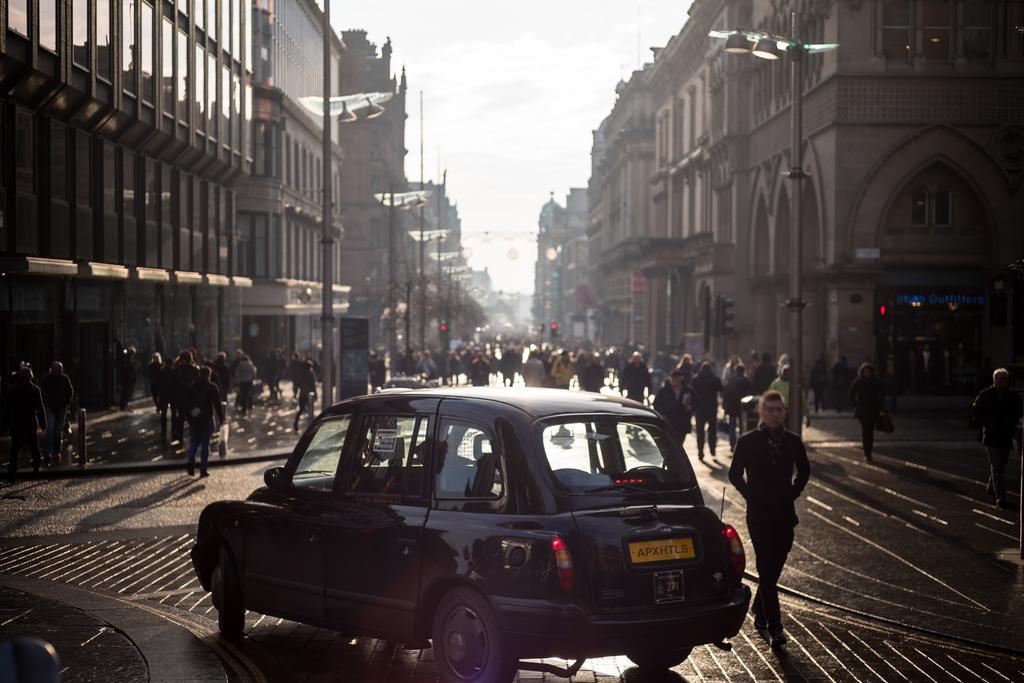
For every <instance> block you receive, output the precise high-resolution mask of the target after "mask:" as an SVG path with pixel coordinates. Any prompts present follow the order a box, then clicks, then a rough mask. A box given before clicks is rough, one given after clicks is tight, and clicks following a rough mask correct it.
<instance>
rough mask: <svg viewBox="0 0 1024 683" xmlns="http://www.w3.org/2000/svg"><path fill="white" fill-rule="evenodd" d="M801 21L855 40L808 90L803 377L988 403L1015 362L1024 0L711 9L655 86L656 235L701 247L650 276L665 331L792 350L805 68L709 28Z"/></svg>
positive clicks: (686, 31) (827, 37) (694, 13)
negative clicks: (988, 383)
mask: <svg viewBox="0 0 1024 683" xmlns="http://www.w3.org/2000/svg"><path fill="white" fill-rule="evenodd" d="M794 9H799V10H801V12H802V19H803V26H804V31H805V32H804V35H803V38H804V39H805V40H806V41H807V42H836V43H839V48H838V50H836V51H834V52H830V53H824V54H821V55H810V56H809V57H808V58H807V60H806V65H805V77H804V79H803V84H802V86H803V102H804V126H803V143H804V150H803V158H802V159H801V160H800V166H801V167H802V168H803V169H804V170H805V171H806V172H807V173H808V174H809V177H808V179H806V180H805V181H804V182H803V185H804V189H803V196H802V197H801V199H800V201H801V202H802V209H803V217H804V218H803V233H802V234H803V243H804V247H803V259H802V264H803V272H804V275H805V277H804V293H803V294H804V299H805V300H806V301H807V302H808V307H807V308H806V309H805V314H804V342H803V345H804V356H805V360H804V367H805V368H807V369H809V368H810V365H811V364H812V363H813V361H814V359H815V358H817V357H819V356H821V355H824V356H825V358H826V359H827V360H828V362H829V363H830V364H831V362H833V361H835V360H836V359H838V358H840V357H846V358H847V359H848V361H849V363H850V364H851V365H856V364H857V363H859V362H862V361H869V360H870V361H874V362H876V363H877V364H878V365H879V367H880V369H881V370H882V371H883V372H884V373H885V374H886V375H887V376H889V377H891V378H893V379H894V380H895V385H896V386H898V387H900V388H901V389H902V390H905V391H911V392H916V393H948V392H967V391H970V390H972V389H973V388H974V386H975V384H976V383H978V382H980V381H982V379H981V378H980V375H981V374H983V373H982V372H981V368H984V367H986V366H987V364H988V363H992V364H995V365H998V364H1000V363H1006V362H1009V361H1010V360H1011V359H1010V354H1009V348H1010V341H1009V330H1008V327H1007V296H1006V288H1007V287H1008V270H1007V264H1008V263H1009V262H1010V261H1012V260H1014V259H1016V258H1020V257H1021V256H1022V255H1024V223H1022V218H1021V217H1022V216H1024V191H1021V184H1022V182H1021V181H1022V178H1024V156H1022V153H1021V150H1022V149H1024V127H1022V125H1021V122H1022V121H1024V35H1022V34H1021V33H1020V32H1018V31H1017V30H1016V29H1015V27H1016V26H1019V25H1024V2H1020V1H1018V0H995V1H991V2H988V1H981V0H878V1H877V2H837V1H834V0H773V1H772V2H752V1H751V0H696V1H695V2H694V3H693V5H692V7H691V9H690V16H689V18H688V21H687V22H686V24H685V26H684V27H683V29H682V30H681V31H680V32H679V33H678V34H677V35H676V36H674V37H673V38H672V39H671V40H670V41H669V43H668V45H666V46H665V48H664V49H661V50H659V51H657V54H656V58H655V60H654V63H653V65H652V66H651V67H650V68H649V69H648V75H647V76H646V78H645V83H646V85H647V87H648V88H649V89H650V91H651V93H652V94H651V97H652V99H653V108H654V112H655V116H656V126H655V131H654V133H653V140H654V144H655V147H656V150H657V151H656V162H655V171H654V173H653V174H652V176H651V188H652V190H651V192H652V200H653V204H652V205H653V207H654V208H653V218H652V221H651V223H650V224H649V227H648V231H649V233H650V234H651V235H657V236H667V237H668V238H669V239H671V240H673V244H678V246H679V249H680V253H679V254H678V256H672V257H670V258H667V259H663V262H662V263H659V264H656V267H654V268H649V269H648V270H647V272H648V273H649V277H648V288H649V289H652V288H653V291H652V292H649V294H648V296H650V297H654V298H655V299H656V300H657V301H658V303H656V304H654V307H655V308H656V309H657V310H661V311H665V313H664V314H663V315H662V316H660V317H661V320H662V321H663V324H664V326H665V327H664V330H662V328H660V327H658V326H654V325H652V326H651V328H650V329H649V330H648V331H647V334H648V337H647V340H645V341H647V342H648V343H651V344H654V345H655V346H658V347H662V346H663V345H665V344H668V345H669V346H670V347H677V346H678V338H679V336H680V335H681V334H683V333H687V332H697V333H702V334H704V339H706V341H707V344H706V347H707V350H709V351H710V352H712V353H713V354H714V355H715V356H716V357H718V358H723V357H724V356H726V355H727V354H732V353H738V354H742V355H743V356H744V357H746V356H747V354H748V352H749V351H750V350H752V349H756V350H758V351H766V352H769V353H771V354H772V355H778V354H781V353H784V352H789V351H790V348H789V347H790V341H789V340H790V334H789V324H790V321H789V315H790V314H788V313H787V312H786V311H785V309H783V308H782V307H781V303H782V302H783V301H785V300H786V299H787V298H788V297H789V292H788V276H789V271H790V269H791V267H792V265H793V264H792V263H791V259H790V248H789V244H790V240H789V234H790V232H789V231H790V229H791V214H792V212H791V205H792V203H791V199H790V187H789V186H790V184H791V183H790V181H788V180H787V179H785V178H784V177H783V175H782V171H783V170H785V169H787V168H788V167H789V166H790V165H791V164H790V159H789V154H790V134H791V133H790V131H791V128H790V104H791V102H790V96H789V93H790V83H789V78H790V76H789V63H788V61H787V60H785V59H783V60H779V61H777V62H769V61H764V60H760V59H757V58H756V57H752V56H749V55H730V54H727V53H725V52H724V50H723V48H724V41H719V40H714V39H711V38H709V37H708V36H707V33H708V31H709V30H711V29H722V28H732V27H735V26H745V27H751V28H755V29H760V30H765V31H770V32H772V33H776V34H786V33H787V32H788V29H789V16H790V12H791V11H792V10H794ZM617 106H618V105H617ZM652 265H653V264H652ZM659 278H663V282H659V281H658V280H659ZM718 295H725V296H729V297H732V298H734V299H735V301H736V309H735V313H736V324H735V327H736V331H735V333H734V334H731V335H718V334H717V327H716V326H715V324H714V322H715V321H714V319H713V313H712V311H713V309H714V306H713V303H712V302H713V301H714V300H715V298H716V297H717V296H718ZM662 331H664V334H662ZM805 380H806V378H805Z"/></svg>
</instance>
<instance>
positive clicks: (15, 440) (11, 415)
mask: <svg viewBox="0 0 1024 683" xmlns="http://www.w3.org/2000/svg"><path fill="white" fill-rule="evenodd" d="M136 355H137V354H136V350H135V349H134V348H133V347H131V346H129V347H126V348H124V349H123V350H122V352H121V354H120V358H119V359H118V365H119V377H120V382H119V389H120V391H119V395H118V397H117V398H118V401H117V405H118V407H119V408H120V409H121V410H128V405H129V401H130V400H131V399H132V397H133V396H134V392H135V385H136V383H137V382H138V379H139V376H140V368H139V365H138V361H137V359H136ZM319 371H320V368H319V366H318V365H317V363H316V362H315V361H314V360H313V358H312V356H311V355H309V354H307V355H306V356H305V357H304V358H303V357H300V355H299V354H298V353H292V354H291V356H290V357H289V356H288V355H287V354H285V353H284V352H283V351H281V350H279V349H275V350H271V351H269V352H268V353H266V354H263V355H262V356H261V358H260V364H259V365H258V366H257V364H256V363H255V362H254V361H253V359H252V357H250V355H249V354H248V353H246V352H245V351H244V350H242V349H238V350H236V352H235V355H234V358H233V359H232V360H230V361H229V360H228V354H227V353H226V352H223V351H222V352H219V353H217V354H216V355H215V356H214V357H212V358H210V357H204V356H202V355H201V354H200V353H199V352H197V350H196V349H184V350H182V351H180V352H179V353H178V354H177V355H176V356H174V357H173V358H172V357H170V356H168V357H166V358H165V357H164V356H163V355H162V354H160V353H153V355H152V356H151V357H150V360H149V363H148V365H147V366H146V368H145V373H146V374H145V377H146V379H147V380H148V384H149V390H150V396H151V398H152V400H153V405H154V407H155V409H156V413H157V415H158V416H159V421H160V439H161V442H162V443H163V444H164V445H176V444H179V443H183V442H184V437H185V427H186V425H187V426H188V432H189V444H188V448H187V451H186V452H187V459H188V464H187V470H188V472H189V474H190V475H194V473H195V464H196V455H197V454H198V455H199V474H200V476H207V475H208V472H207V462H208V459H209V453H210V446H211V442H212V438H213V435H214V433H216V431H217V429H218V428H220V430H221V444H222V447H223V444H224V440H225V439H226V436H227V430H226V414H225V401H226V400H227V397H228V395H229V393H230V392H231V391H232V390H233V391H234V394H235V409H236V411H237V413H238V414H239V415H241V416H244V415H246V414H247V413H249V412H250V411H251V410H252V408H253V405H254V404H255V403H256V402H257V401H261V400H266V401H268V402H270V403H278V404H280V403H282V402H284V401H289V400H290V401H291V402H292V403H294V404H295V405H296V412H295V419H294V421H293V429H294V430H295V431H296V432H297V431H298V430H299V422H300V420H301V419H302V417H303V416H304V415H308V414H309V412H310V403H309V402H310V399H312V400H314V401H315V400H316V385H317V381H318V379H317V378H318V375H319ZM282 381H291V383H292V386H293V396H292V397H291V398H290V399H287V398H285V397H283V396H282V395H281V386H280V385H281V382H282ZM264 392H266V394H267V395H266V397H265V398H264ZM74 399H75V389H74V385H73V384H72V381H71V378H70V377H68V375H67V374H66V373H65V372H64V366H63V364H62V363H60V362H59V361H55V362H53V363H52V364H51V366H50V369H49V372H48V373H46V374H45V375H43V376H42V377H39V378H37V377H36V376H35V374H34V373H33V370H32V368H31V367H30V366H29V365H28V364H27V363H20V364H18V369H17V371H16V372H15V373H14V375H13V376H12V377H9V378H8V377H4V378H3V399H2V415H0V427H2V429H3V431H4V432H9V433H10V436H11V449H10V453H9V459H8V477H7V478H8V480H9V481H11V482H13V481H14V479H15V475H16V472H17V466H18V457H19V455H20V453H21V451H22V450H23V449H25V448H27V449H28V451H29V454H30V455H31V458H32V468H33V471H34V472H35V473H38V472H39V471H40V469H41V468H42V467H46V466H50V465H59V464H61V462H62V458H63V453H64V450H65V449H64V446H65V444H66V443H67V441H68V438H69V437H70V434H71V424H70V411H71V408H72V403H73V401H74ZM40 431H41V432H42V433H43V438H42V444H41V447H40V441H39V432H40Z"/></svg>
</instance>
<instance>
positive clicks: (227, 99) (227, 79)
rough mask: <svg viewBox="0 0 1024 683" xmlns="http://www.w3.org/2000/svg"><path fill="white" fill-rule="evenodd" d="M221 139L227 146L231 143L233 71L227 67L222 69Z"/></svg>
mask: <svg viewBox="0 0 1024 683" xmlns="http://www.w3.org/2000/svg"><path fill="white" fill-rule="evenodd" d="M220 113H221V124H220V139H221V141H222V142H223V143H224V146H225V147H227V146H228V145H230V144H231V129H230V128H229V126H230V125H231V72H230V71H228V69H227V67H226V66H224V67H221V69H220Z"/></svg>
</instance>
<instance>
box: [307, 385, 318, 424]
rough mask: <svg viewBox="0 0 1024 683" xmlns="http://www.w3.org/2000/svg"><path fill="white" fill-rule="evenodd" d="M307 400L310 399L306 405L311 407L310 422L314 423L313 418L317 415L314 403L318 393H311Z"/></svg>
mask: <svg viewBox="0 0 1024 683" xmlns="http://www.w3.org/2000/svg"><path fill="white" fill-rule="evenodd" d="M306 398H307V399H308V400H307V401H306V403H307V404H308V405H309V421H310V422H312V421H313V416H314V415H316V412H315V411H314V410H313V402H314V401H316V392H314V391H311V392H309V395H308V396H307V397H306Z"/></svg>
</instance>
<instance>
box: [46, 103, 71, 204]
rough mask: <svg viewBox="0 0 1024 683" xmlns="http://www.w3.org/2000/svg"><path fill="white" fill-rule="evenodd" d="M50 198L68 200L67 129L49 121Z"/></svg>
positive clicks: (62, 125) (60, 124)
mask: <svg viewBox="0 0 1024 683" xmlns="http://www.w3.org/2000/svg"><path fill="white" fill-rule="evenodd" d="M50 196H51V197H52V198H54V199H59V200H61V201H65V202H66V201H67V200H68V129H67V126H65V125H64V124H62V123H57V122H56V121H50Z"/></svg>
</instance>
